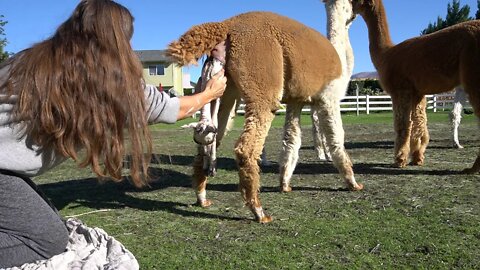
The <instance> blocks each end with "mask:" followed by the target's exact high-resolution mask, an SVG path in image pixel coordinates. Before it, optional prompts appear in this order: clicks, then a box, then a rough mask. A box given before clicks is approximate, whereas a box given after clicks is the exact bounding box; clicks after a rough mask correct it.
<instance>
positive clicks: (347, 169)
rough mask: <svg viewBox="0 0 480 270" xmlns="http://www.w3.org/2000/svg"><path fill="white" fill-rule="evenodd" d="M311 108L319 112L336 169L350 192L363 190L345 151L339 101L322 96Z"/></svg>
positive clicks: (319, 118)
mask: <svg viewBox="0 0 480 270" xmlns="http://www.w3.org/2000/svg"><path fill="white" fill-rule="evenodd" d="M311 107H312V110H315V111H316V112H317V115H318V120H319V122H320V125H321V129H322V131H323V132H324V135H325V138H326V141H327V145H328V149H329V150H330V155H331V156H332V161H333V164H334V166H335V168H337V169H338V171H339V173H340V176H341V177H342V179H343V181H344V182H345V184H346V185H347V187H348V188H349V189H350V190H352V191H358V190H362V189H363V185H362V184H360V183H357V182H356V180H355V176H354V173H353V168H352V167H353V165H352V161H351V160H350V157H349V156H348V153H347V151H346V150H345V146H344V142H345V133H344V130H343V124H342V117H341V114H340V104H339V101H338V100H337V99H334V100H333V99H331V98H329V97H326V96H320V97H318V99H317V100H315V101H314V103H313V104H312V105H311Z"/></svg>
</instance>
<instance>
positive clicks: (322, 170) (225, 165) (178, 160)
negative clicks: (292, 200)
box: [152, 154, 462, 191]
mask: <svg viewBox="0 0 480 270" xmlns="http://www.w3.org/2000/svg"><path fill="white" fill-rule="evenodd" d="M191 160H192V157H191V156H181V155H173V156H167V155H162V154H157V155H156V159H155V160H153V159H152V163H159V162H160V164H162V163H169V164H174V165H182V166H192V162H191ZM217 164H218V169H219V170H226V171H236V170H237V165H236V162H235V160H234V159H233V158H225V157H219V158H218V162H217ZM260 168H261V172H262V173H273V174H278V173H279V168H278V164H277V163H276V162H272V164H271V165H268V166H260ZM353 170H354V172H355V173H356V174H372V175H459V174H462V172H461V171H453V170H450V169H443V170H436V169H433V170H430V169H428V166H425V167H421V166H407V167H406V168H395V167H392V166H391V164H386V163H355V164H354V165H353ZM166 171H167V172H168V170H166ZM294 173H295V174H306V175H311V174H338V170H337V169H336V168H335V167H334V166H333V163H332V162H325V161H318V162H315V163H302V162H300V163H298V164H297V166H296V168H295V172H294ZM162 177H163V176H162ZM171 177H175V176H171ZM189 177H190V176H187V177H186V178H187V179H190V178H189ZM164 178H170V176H169V175H168V173H167V174H166V177H164ZM175 178H176V177H175ZM167 181H168V180H167ZM186 181H187V182H189V181H190V180H186ZM177 182H178V181H177V180H175V181H174V183H177ZM186 185H190V184H186ZM219 191H228V190H219Z"/></svg>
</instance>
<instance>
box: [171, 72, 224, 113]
mask: <svg viewBox="0 0 480 270" xmlns="http://www.w3.org/2000/svg"><path fill="white" fill-rule="evenodd" d="M199 83H200V81H199ZM226 83H227V78H226V77H225V76H224V70H223V69H222V70H221V71H219V72H218V73H217V74H215V75H214V76H213V77H212V78H211V79H210V80H209V81H208V82H207V85H206V87H205V90H204V91H203V92H200V93H196V94H194V95H191V96H183V97H179V100H180V110H179V112H178V115H177V120H181V119H185V118H187V117H189V116H192V115H193V114H194V113H195V112H197V111H198V110H200V109H201V108H202V107H203V105H205V104H207V103H209V102H210V101H212V100H214V99H216V98H219V97H221V96H222V95H223V92H224V91H225V87H226V85H227V84H226ZM197 85H198V84H197Z"/></svg>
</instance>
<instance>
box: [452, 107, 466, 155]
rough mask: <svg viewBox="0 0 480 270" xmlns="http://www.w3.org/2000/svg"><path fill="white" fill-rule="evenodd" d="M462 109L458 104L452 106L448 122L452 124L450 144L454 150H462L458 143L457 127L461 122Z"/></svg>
mask: <svg viewBox="0 0 480 270" xmlns="http://www.w3.org/2000/svg"><path fill="white" fill-rule="evenodd" d="M462 109H463V106H462V104H461V103H460V102H455V103H454V104H453V109H452V111H451V112H450V122H451V124H452V126H451V127H452V144H453V147H454V148H463V146H462V145H460V142H459V141H458V127H459V126H460V122H461V121H462Z"/></svg>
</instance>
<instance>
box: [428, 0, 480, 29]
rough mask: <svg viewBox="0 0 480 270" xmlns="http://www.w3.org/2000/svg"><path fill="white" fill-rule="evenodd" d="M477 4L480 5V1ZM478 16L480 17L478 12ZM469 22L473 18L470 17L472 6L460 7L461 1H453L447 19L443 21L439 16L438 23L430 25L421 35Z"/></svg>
mask: <svg viewBox="0 0 480 270" xmlns="http://www.w3.org/2000/svg"><path fill="white" fill-rule="evenodd" d="M477 4H478V5H480V0H477ZM477 16H480V14H479V13H478V11H477ZM469 20H472V18H471V17H470V6H468V5H464V6H462V7H460V0H453V2H452V3H448V6H447V16H446V17H445V19H442V17H440V16H439V17H438V18H437V21H436V22H434V23H429V24H428V26H427V28H425V29H424V30H422V32H421V34H422V35H426V34H430V33H433V32H435V31H438V30H440V29H443V28H446V27H449V26H452V25H455V24H457V23H461V22H465V21H469Z"/></svg>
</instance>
